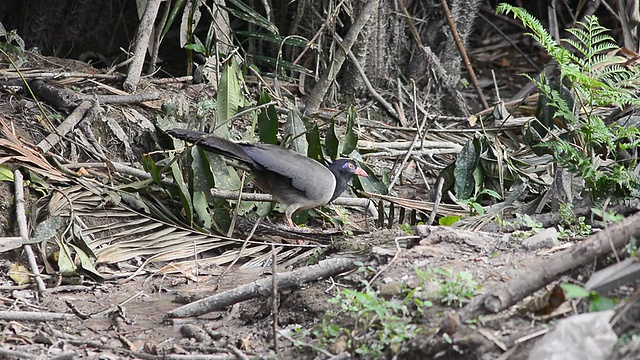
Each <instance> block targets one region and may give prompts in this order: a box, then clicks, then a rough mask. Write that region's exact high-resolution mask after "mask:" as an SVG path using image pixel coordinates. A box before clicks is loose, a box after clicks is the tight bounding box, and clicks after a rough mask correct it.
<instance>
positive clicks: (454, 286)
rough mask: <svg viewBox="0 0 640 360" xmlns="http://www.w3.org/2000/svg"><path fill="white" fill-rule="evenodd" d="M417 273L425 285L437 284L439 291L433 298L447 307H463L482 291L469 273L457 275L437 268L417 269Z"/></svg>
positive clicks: (461, 272) (449, 270)
mask: <svg viewBox="0 0 640 360" xmlns="http://www.w3.org/2000/svg"><path fill="white" fill-rule="evenodd" d="M415 272H416V275H418V277H419V278H420V279H421V280H422V281H423V283H429V282H435V284H436V286H437V289H438V290H437V292H436V293H435V294H433V298H434V299H436V300H438V301H440V303H442V304H446V305H447V306H454V305H457V306H459V307H462V305H463V304H464V303H466V302H468V301H469V299H471V298H472V297H474V296H475V295H476V294H477V292H478V290H480V285H478V283H477V282H476V281H475V280H473V276H472V275H471V273H469V272H467V271H460V272H458V273H455V272H454V271H453V270H451V269H446V268H435V269H429V270H426V271H424V270H421V269H415Z"/></svg>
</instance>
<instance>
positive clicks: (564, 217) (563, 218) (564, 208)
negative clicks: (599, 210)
mask: <svg viewBox="0 0 640 360" xmlns="http://www.w3.org/2000/svg"><path fill="white" fill-rule="evenodd" d="M558 217H559V218H560V223H559V224H558V237H559V238H574V237H586V236H589V235H591V232H592V229H591V225H588V224H586V223H585V217H584V216H579V217H578V216H576V214H575V213H574V212H573V204H570V203H566V204H565V203H561V204H560V209H559V210H558Z"/></svg>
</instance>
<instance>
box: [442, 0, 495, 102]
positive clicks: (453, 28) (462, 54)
mask: <svg viewBox="0 0 640 360" xmlns="http://www.w3.org/2000/svg"><path fill="white" fill-rule="evenodd" d="M440 3H442V10H443V11H444V13H445V15H446V17H447V22H448V23H449V28H451V33H452V34H453V38H454V40H455V43H456V46H457V47H458V52H460V57H462V61H463V62H464V65H465V66H466V68H467V72H468V73H469V77H470V78H471V83H472V84H473V87H474V88H475V89H476V93H478V98H479V99H480V103H481V104H482V106H484V108H485V109H486V108H488V107H489V105H488V104H487V100H485V99H484V95H483V94H482V89H481V88H480V85H479V84H478V78H476V73H475V71H473V67H472V66H471V61H469V57H468V56H467V51H466V50H465V49H464V45H463V44H462V40H461V39H460V35H459V34H458V29H457V28H456V23H455V22H454V21H453V17H452V16H451V11H449V6H448V5H447V0H440Z"/></svg>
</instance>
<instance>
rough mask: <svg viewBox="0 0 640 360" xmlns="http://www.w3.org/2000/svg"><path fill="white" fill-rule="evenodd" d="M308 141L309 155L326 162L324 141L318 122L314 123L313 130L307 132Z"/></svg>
mask: <svg viewBox="0 0 640 360" xmlns="http://www.w3.org/2000/svg"><path fill="white" fill-rule="evenodd" d="M307 142H308V143H309V149H308V150H307V156H308V157H310V158H312V159H314V160H317V161H318V162H320V163H324V157H323V156H322V141H321V140H320V131H319V130H318V125H317V124H313V127H312V128H311V130H309V131H308V132H307Z"/></svg>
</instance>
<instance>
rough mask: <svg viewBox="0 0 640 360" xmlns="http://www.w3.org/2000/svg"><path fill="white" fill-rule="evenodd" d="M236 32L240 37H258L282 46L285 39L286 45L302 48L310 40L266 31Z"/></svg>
mask: <svg viewBox="0 0 640 360" xmlns="http://www.w3.org/2000/svg"><path fill="white" fill-rule="evenodd" d="M234 34H235V35H236V36H238V37H248V38H253V39H258V40H262V41H268V42H272V43H275V44H277V45H278V46H280V44H282V42H283V41H284V43H285V45H292V46H298V47H301V48H303V47H306V46H307V45H308V44H309V40H307V39H305V38H304V37H302V36H298V35H294V36H286V37H285V36H281V35H272V34H265V33H261V32H254V31H234ZM311 48H314V46H313V45H311ZM316 48H317V46H316Z"/></svg>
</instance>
